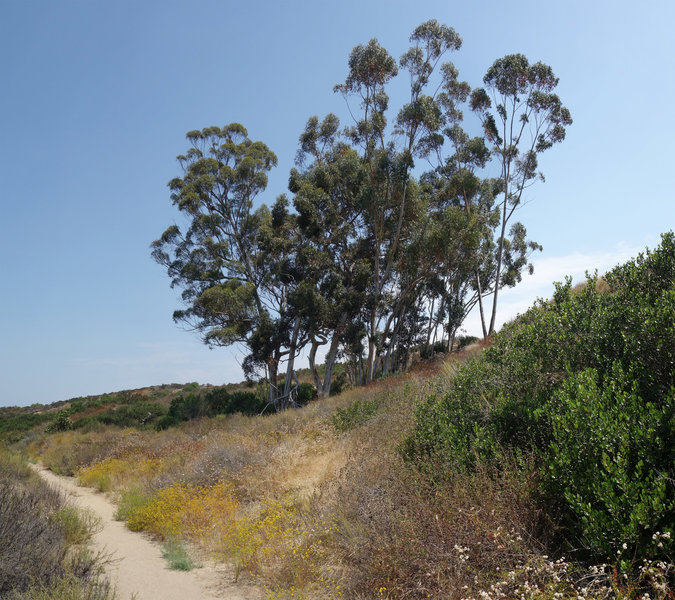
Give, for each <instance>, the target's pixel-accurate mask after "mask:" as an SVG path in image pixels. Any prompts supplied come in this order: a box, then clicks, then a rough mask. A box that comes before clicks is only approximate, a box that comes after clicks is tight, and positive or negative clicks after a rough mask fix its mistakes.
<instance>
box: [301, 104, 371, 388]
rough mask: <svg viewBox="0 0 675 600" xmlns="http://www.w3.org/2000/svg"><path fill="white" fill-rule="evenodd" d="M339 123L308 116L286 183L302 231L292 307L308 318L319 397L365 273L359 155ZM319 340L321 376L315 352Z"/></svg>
mask: <svg viewBox="0 0 675 600" xmlns="http://www.w3.org/2000/svg"><path fill="white" fill-rule="evenodd" d="M339 126H340V124H339V120H338V119H337V117H336V116H335V115H332V114H329V115H327V116H326V117H325V118H324V119H323V120H322V121H321V122H319V119H318V118H317V117H311V118H310V119H309V120H308V122H307V125H306V127H305V130H304V132H303V133H302V134H301V136H300V149H299V151H298V155H297V163H298V166H300V167H302V171H300V170H298V169H293V170H292V171H291V177H290V180H289V189H290V191H291V192H293V193H294V194H295V196H294V199H293V205H294V207H295V210H296V211H297V215H298V216H297V224H298V231H299V232H300V234H301V236H302V248H300V249H299V251H298V256H297V260H298V264H299V265H300V266H301V268H302V272H303V283H302V285H301V286H300V288H299V289H298V293H297V294H296V298H297V302H296V310H297V311H298V313H299V314H301V315H303V316H304V318H305V319H306V322H307V331H308V334H309V337H310V351H309V363H310V370H311V372H312V376H313V378H314V382H315V385H316V387H317V389H318V391H319V393H320V394H321V395H322V396H323V395H329V394H330V387H331V382H332V374H333V367H334V365H335V361H336V358H337V355H338V351H339V348H340V344H341V343H342V342H343V341H344V336H345V333H346V331H347V329H348V328H349V327H350V325H351V324H352V322H353V321H354V319H355V318H357V316H358V314H359V313H360V311H361V307H362V305H363V303H364V301H365V297H364V293H365V291H366V286H367V282H368V273H369V270H370V269H369V267H368V257H367V255H366V254H365V253H364V249H363V239H362V238H361V237H360V231H359V220H360V212H359V203H360V195H361V192H362V188H363V183H364V180H365V171H364V168H363V164H362V161H361V159H360V157H359V155H358V154H357V153H356V152H355V151H354V150H353V149H352V148H351V147H350V146H349V145H348V144H346V143H345V142H344V141H343V140H341V139H340V136H339V135H338V133H339ZM325 344H328V351H327V353H326V356H325V372H324V376H323V380H322V378H321V376H320V375H319V372H318V369H317V365H316V355H317V351H318V349H319V347H320V346H322V345H325Z"/></svg>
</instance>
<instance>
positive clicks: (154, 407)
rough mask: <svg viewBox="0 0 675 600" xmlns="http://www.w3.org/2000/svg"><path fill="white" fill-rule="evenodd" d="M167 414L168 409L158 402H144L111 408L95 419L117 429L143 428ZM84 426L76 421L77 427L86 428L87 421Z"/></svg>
mask: <svg viewBox="0 0 675 600" xmlns="http://www.w3.org/2000/svg"><path fill="white" fill-rule="evenodd" d="M164 414H166V409H165V408H164V407H163V406H162V405H161V404H157V403H156V402H146V401H144V400H140V401H136V402H132V403H131V404H124V405H122V406H118V407H117V408H111V409H109V410H107V411H106V412H104V413H101V414H99V415H96V417H95V419H96V420H97V421H99V422H100V423H103V424H105V425H116V426H117V427H141V426H143V425H147V424H150V423H152V422H153V421H154V420H155V419H156V418H158V417H162V416H163V415H164ZM82 421H83V423H82V425H79V421H76V426H84V425H85V424H86V423H87V421H85V420H84V419H82Z"/></svg>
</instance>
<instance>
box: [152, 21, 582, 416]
mask: <svg viewBox="0 0 675 600" xmlns="http://www.w3.org/2000/svg"><path fill="white" fill-rule="evenodd" d="M410 42H411V46H410V48H409V49H408V50H407V51H406V52H405V53H404V54H403V56H401V58H400V59H399V60H398V61H396V60H395V59H394V58H393V57H392V56H391V55H390V54H389V53H388V52H387V50H386V49H384V48H383V47H382V46H381V45H380V44H379V43H378V42H377V40H375V39H373V40H370V42H368V43H367V44H365V45H359V46H357V47H355V48H354V49H353V50H352V52H351V54H350V56H349V61H348V72H347V76H346V78H345V80H344V82H343V83H340V84H338V85H336V86H335V91H336V92H337V93H339V94H341V95H342V96H343V97H344V99H345V101H346V102H347V104H348V107H349V114H350V115H351V116H352V119H353V122H352V123H350V124H349V125H348V126H346V127H343V126H341V124H340V120H339V119H338V117H337V116H335V115H334V114H328V115H327V116H326V117H324V118H323V119H321V120H320V119H319V118H318V117H311V118H310V119H309V120H308V122H307V125H306V127H305V130H304V131H303V132H302V133H301V135H300V138H299V142H300V145H299V150H298V153H297V156H296V163H297V165H296V168H294V169H292V171H291V173H290V178H289V186H288V188H289V191H290V193H291V195H292V196H291V198H290V199H287V198H286V196H284V195H281V196H279V197H278V198H277V200H276V202H275V203H274V205H273V206H272V208H267V207H266V206H265V205H260V206H257V207H256V205H255V201H256V199H257V197H258V195H259V194H260V193H261V192H262V191H263V190H264V189H265V187H266V185H267V176H266V173H267V172H268V171H269V170H270V169H271V168H272V167H273V166H275V165H276V157H275V155H274V154H273V153H272V152H271V150H269V148H267V146H266V145H265V144H263V143H262V142H253V141H251V140H250V139H249V138H248V136H247V132H246V130H245V129H244V128H243V127H242V126H241V125H237V124H232V125H229V126H227V127H224V128H222V129H221V128H218V127H209V128H206V129H203V130H201V131H192V132H190V133H188V135H187V138H188V141H189V142H190V145H191V147H190V149H189V150H188V152H187V153H186V154H185V155H182V156H179V157H178V160H179V163H180V165H181V167H182V170H183V176H182V177H177V178H175V179H173V180H172V181H171V182H170V183H169V188H170V189H171V192H172V193H171V199H172V201H173V203H174V204H175V205H176V206H177V208H178V209H179V211H180V212H182V213H183V214H184V215H185V216H187V217H188V219H189V225H188V227H187V228H186V229H185V230H184V231H183V230H181V229H180V228H179V227H178V226H175V225H174V226H171V227H169V228H168V229H167V230H166V231H165V232H164V234H163V235H162V236H161V237H160V238H159V239H158V240H156V241H155V242H153V244H152V254H153V257H154V258H155V260H157V262H159V263H160V264H162V265H163V266H164V267H166V269H167V272H168V274H169V276H170V277H171V279H172V286H177V287H179V288H180V289H181V290H182V300H183V303H184V305H185V307H184V308H183V309H181V310H177V311H176V312H175V313H174V319H175V320H176V321H179V322H183V323H187V324H189V325H190V326H191V327H192V328H194V329H195V330H196V331H197V332H199V333H200V334H201V336H202V339H203V340H204V342H205V343H207V344H209V345H212V346H226V345H230V344H239V345H242V346H243V347H244V348H246V350H247V356H246V359H245V361H244V367H245V370H246V371H247V375H250V376H252V375H253V374H255V373H263V374H264V376H265V378H266V380H267V381H268V383H269V390H270V391H269V399H270V401H271V402H276V404H275V405H276V406H277V408H283V406H284V403H283V402H281V403H279V402H278V400H279V398H285V397H287V396H288V394H289V390H290V387H291V380H292V376H293V369H294V366H295V359H296V357H297V356H298V354H299V353H300V352H301V351H302V349H303V348H305V347H306V348H308V355H309V362H310V370H311V373H312V376H313V379H314V382H315V385H316V387H317V389H318V390H319V393H320V394H321V395H329V394H330V391H331V382H332V379H333V376H332V375H333V369H334V367H335V365H336V363H337V361H338V360H339V359H340V357H342V358H344V359H345V361H347V362H348V363H349V364H350V365H352V367H353V375H352V379H353V382H354V383H367V382H369V381H371V380H372V379H373V378H374V377H376V376H378V375H379V374H387V373H388V372H390V371H392V370H397V369H405V368H406V367H407V365H408V364H409V361H410V357H411V346H420V345H425V344H426V346H427V347H428V346H429V345H430V344H431V341H432V333H433V335H434V339H435V336H436V331H437V328H438V327H439V325H442V328H443V331H444V335H447V339H448V342H447V344H448V346H451V345H452V340H453V339H454V336H455V334H456V332H457V331H458V330H459V328H460V327H461V325H462V323H463V322H464V319H465V318H466V316H467V314H468V313H469V312H470V311H471V310H472V309H473V308H474V307H475V306H478V308H479V311H480V314H481V320H482V322H483V332H484V335H485V336H487V335H489V334H490V333H491V332H492V331H493V330H494V325H495V316H496V311H497V299H498V293H499V290H500V289H501V288H502V287H504V286H511V285H515V284H516V283H517V282H518V281H520V279H521V273H522V271H523V270H524V269H525V268H527V267H528V265H527V257H528V255H529V253H530V252H531V251H532V250H535V249H537V248H540V247H539V245H538V244H536V243H535V242H532V241H529V240H528V239H527V237H526V230H525V227H524V226H523V225H522V224H521V223H514V222H512V221H513V216H514V214H515V211H516V210H517V208H518V207H519V206H520V204H521V201H522V195H523V192H524V190H525V189H526V188H527V187H528V186H529V185H531V184H532V183H533V182H534V181H535V180H536V178H537V157H538V155H539V154H540V153H541V152H543V151H545V150H547V149H548V148H550V147H551V146H552V145H553V144H555V143H557V142H560V141H562V139H564V137H565V127H566V126H568V125H569V124H570V123H571V122H572V121H571V118H570V114H569V111H568V110H567V109H566V108H565V107H563V106H562V104H561V102H560V99H559V98H558V97H557V96H556V95H555V94H553V92H552V90H553V89H554V88H555V87H556V85H557V83H558V80H557V78H555V76H554V75H553V72H552V71H551V69H550V67H548V66H546V65H543V64H541V63H535V64H534V65H530V64H529V62H528V61H527V59H526V58H525V57H524V56H522V55H510V56H506V57H504V58H503V59H500V60H497V61H496V62H495V63H494V64H493V66H492V67H491V68H490V69H489V70H488V73H487V75H486V76H485V78H484V80H483V83H484V86H485V87H484V88H478V89H475V90H472V89H471V87H470V86H469V84H468V83H466V82H464V81H461V80H460V78H459V73H458V70H457V69H456V67H455V66H454V65H453V64H452V63H451V62H447V61H445V59H446V57H447V56H448V55H449V54H450V53H452V52H455V51H457V50H459V49H460V47H461V44H462V40H461V38H460V37H459V35H458V34H457V33H456V32H455V31H454V30H453V29H452V28H450V27H448V26H446V25H441V24H439V23H438V22H437V21H435V20H431V21H427V22H426V23H423V24H422V25H420V26H419V27H417V28H416V29H415V30H414V31H413V33H412V35H411V37H410ZM444 61H445V62H444ZM401 73H406V75H407V78H408V80H409V86H408V93H409V97H408V99H407V101H406V102H404V103H403V104H402V105H401V106H399V107H398V109H397V110H394V109H390V106H389V103H390V99H389V95H388V89H389V86H390V84H391V82H392V80H393V79H394V78H396V77H398V76H400V74H401ZM465 106H467V107H468V108H469V109H470V110H472V111H474V112H475V113H476V114H477V115H478V116H479V117H480V121H481V124H482V130H481V131H480V132H478V133H477V134H476V135H473V136H471V135H469V134H468V133H467V132H466V131H465V130H464V129H463V120H464V112H463V109H464V107H465ZM423 164H426V165H430V168H429V167H427V171H426V172H423V170H422V169H421V168H420V165H423ZM493 169H494V171H496V172H495V173H494V174H492V175H491V170H493ZM291 204H292V207H293V210H292V211H291V210H290V206H291ZM489 297H491V299H492V308H491V315H490V321H489V326H488V324H487V319H486V315H485V308H484V306H485V304H484V303H485V300H486V299H488V298H489ZM321 347H325V349H326V352H325V359H324V360H325V370H324V373H323V375H321V374H320V371H319V368H318V365H317V355H318V351H319V349H320V348H321ZM284 362H285V363H286V378H285V381H284V383H283V389H282V388H281V385H280V383H279V382H278V376H279V371H280V367H281V365H282V363H284Z"/></svg>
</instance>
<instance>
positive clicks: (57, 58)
mask: <svg viewBox="0 0 675 600" xmlns="http://www.w3.org/2000/svg"><path fill="white" fill-rule="evenodd" d="M0 10H1V13H2V18H0V56H2V59H1V60H0V81H1V82H2V84H1V88H0V120H1V121H0V125H1V131H2V144H0V176H1V179H2V185H1V187H0V203H1V208H2V213H1V217H0V227H1V229H0V275H1V276H0V308H1V310H0V381H2V386H1V387H0V405H16V404H19V405H23V404H31V403H33V402H52V401H55V400H61V399H66V398H70V397H75V396H81V395H89V394H98V393H103V392H110V391H115V390H120V389H129V388H135V387H140V386H144V385H152V384H160V383H171V382H187V381H199V382H200V383H213V384H219V383H225V382H228V381H235V380H240V379H241V371H240V369H239V366H238V363H237V361H238V360H241V359H242V358H243V356H242V354H241V353H240V352H237V351H236V350H225V349H216V350H212V351H210V350H208V349H207V348H206V347H204V346H203V345H202V344H201V343H200V342H199V341H198V340H197V339H196V338H195V337H194V336H193V334H191V333H188V332H185V331H182V330H181V329H179V328H178V327H177V326H176V325H174V323H173V321H172V319H171V314H172V312H173V310H174V309H175V308H177V307H178V302H177V292H176V291H175V290H171V289H170V288H169V281H168V278H167V276H166V274H165V272H164V271H163V270H162V268H161V267H160V266H159V265H157V264H155V263H154V262H153V261H152V259H151V258H150V253H149V248H148V246H149V244H150V242H151V241H152V240H154V239H156V238H157V237H158V236H159V235H160V234H161V232H162V231H163V230H164V229H165V228H166V227H167V226H168V225H169V224H171V223H172V222H174V221H177V220H178V222H180V220H179V217H178V215H177V214H176V212H175V211H174V209H173V208H172V206H171V203H170V200H169V193H168V190H167V187H166V183H167V182H168V181H169V180H170V179H171V178H172V177H174V176H176V175H178V174H179V170H178V165H177V163H176V161H175V156H176V155H177V154H180V153H182V152H183V151H184V150H185V149H186V148H187V146H186V144H185V138H184V136H185V133H186V132H187V131H189V130H191V129H198V128H202V127H205V126H209V125H224V124H226V123H230V122H240V123H243V124H244V125H245V126H246V127H247V128H248V131H249V135H250V136H251V137H252V138H253V139H260V140H262V141H264V142H265V143H267V144H268V145H269V146H270V147H271V148H272V149H273V150H274V151H275V152H276V154H277V155H278V157H279V166H278V168H277V169H276V170H275V171H274V172H273V173H272V174H271V176H270V184H269V187H268V190H267V192H266V193H265V194H264V196H263V198H262V200H263V201H265V202H267V203H271V202H273V201H274V198H275V197H276V196H277V195H278V194H280V193H283V192H285V191H286V185H287V178H288V172H289V169H290V168H291V167H292V166H293V159H294V155H295V152H296V149H297V139H298V135H299V133H300V131H301V130H302V128H303V126H304V124H305V122H306V120H307V118H308V117H309V116H311V115H314V114H318V115H320V116H323V115H324V114H326V113H328V112H335V113H337V114H338V115H340V116H341V117H343V118H344V116H345V105H344V101H343V100H342V98H341V97H340V96H338V95H336V94H334V93H333V91H332V89H333V86H334V85H335V84H336V83H339V82H341V81H343V80H344V77H345V75H346V64H347V56H348V54H349V52H350V51H351V49H352V48H353V47H354V46H355V45H356V44H358V43H362V42H367V41H368V40H369V39H370V38H372V37H376V38H378V40H379V41H380V43H381V44H382V45H383V46H385V47H386V48H387V49H388V50H389V51H390V53H391V54H392V55H394V56H396V57H398V56H400V55H401V54H402V53H403V52H404V51H405V49H406V48H407V39H408V36H409V35H410V32H411V31H412V29H413V28H414V27H415V26H416V25H418V24H419V23H421V22H423V21H425V20H427V19H430V18H436V19H438V20H439V21H441V22H443V23H446V24H448V25H451V26H452V27H454V28H455V29H456V30H457V32H458V33H459V34H460V35H461V36H462V38H463V40H464V45H463V48H462V50H461V51H460V52H459V53H457V54H455V55H454V56H453V57H452V60H453V61H454V62H455V64H456V65H457V66H458V68H459V69H460V74H461V76H462V77H463V78H464V79H466V80H467V81H468V82H469V83H470V84H472V85H474V86H477V85H480V82H481V79H482V77H483V74H484V73H485V71H486V69H487V68H488V67H489V66H490V64H492V62H493V61H494V60H495V59H497V58H499V57H501V56H504V55H505V54H510V53H514V52H522V53H523V54H525V55H526V56H527V57H528V58H529V59H530V60H531V61H537V60H541V61H543V62H545V63H547V64H550V65H551V66H552V67H553V69H554V71H555V73H556V74H557V75H558V76H559V77H560V85H559V86H558V93H559V95H560V96H561V98H562V100H563V102H564V104H565V105H566V106H568V108H569V109H570V110H571V112H572V116H573V118H574V124H573V125H572V127H571V128H570V129H569V131H568V137H567V139H566V140H565V142H563V143H562V144H561V145H559V146H556V147H554V148H553V149H552V150H550V151H549V152H548V153H547V154H545V155H544V157H543V159H542V161H541V164H540V166H541V168H542V170H543V171H544V174H545V175H546V183H544V184H537V185H536V186H535V187H533V188H531V189H530V191H529V192H528V198H527V200H528V202H527V204H526V206H525V207H524V208H523V209H521V211H520V215H519V219H520V220H521V221H522V222H523V223H524V224H525V225H526V227H527V228H528V232H529V234H530V236H531V237H532V238H533V239H535V240H537V241H538V242H539V243H541V244H542V245H543V247H544V251H543V253H541V254H540V255H538V256H537V257H536V260H535V271H536V272H535V275H534V276H533V277H531V278H528V279H527V280H526V281H524V282H523V284H521V285H520V286H519V287H518V288H515V289H514V290H509V291H508V292H506V293H504V294H503V296H502V300H501V304H500V306H501V309H500V317H501V320H504V319H506V318H509V317H512V316H514V315H515V314H516V313H517V312H520V311H522V310H524V309H525V308H527V306H529V305H530V304H532V302H533V301H534V300H535V298H536V297H537V296H547V295H548V294H549V293H550V291H551V289H552V286H551V282H552V281H554V280H561V279H562V278H563V277H564V276H565V275H566V274H569V275H572V276H574V277H575V278H576V279H579V278H580V277H582V276H583V272H584V270H586V269H590V270H593V269H596V268H597V269H599V270H600V271H603V270H606V269H608V268H610V267H611V266H612V265H614V264H615V263H617V262H619V261H622V260H625V259H627V258H629V257H631V256H634V255H635V254H636V253H637V252H638V251H639V250H641V249H643V248H644V247H645V246H647V245H648V246H650V247H654V246H655V245H656V244H658V241H659V234H660V233H662V232H663V231H666V230H668V229H672V228H673V227H674V226H675V208H674V204H673V195H674V194H673V183H672V175H673V171H674V169H673V153H672V144H673V139H675V125H674V124H673V117H672V111H673V108H674V104H675V83H674V82H675V77H674V75H675V42H674V40H675V36H673V34H672V23H673V22H675V3H672V2H670V1H665V0H664V1H658V2H657V1H655V2H646V3H643V4H642V5H641V6H640V7H638V6H637V3H634V2H621V1H612V2H609V1H604V0H602V1H595V2H588V1H586V2H580V1H579V2H577V1H570V2H566V1H562V2H556V3H553V2H542V1H541V0H539V1H533V2H529V1H519V0H516V1H513V2H496V1H495V2H486V1H480V0H478V1H472V2H461V3H460V2H455V1H447V0H446V1H444V2H436V1H424V0H422V1H417V2H414V3H413V2H402V1H398V0H382V1H368V2H357V1H353V0H345V1H341V2H337V3H330V4H328V3H323V2H309V1H307V2H285V3H281V2H253V3H243V2H230V1H220V2H216V1H199V0H195V1H194V2H189V3H188V2H173V1H163V2H159V1H147V2H143V1H138V0H137V1H135V2H128V1H124V0H117V1H115V2H103V1H97V0H82V1H80V2H75V1H67V0H63V1H60V2H52V1H47V0H43V1H39V0H33V1H24V0H0ZM392 104H393V103H392ZM467 330H468V331H469V332H475V331H476V323H475V320H471V319H470V320H469V321H468V322H467Z"/></svg>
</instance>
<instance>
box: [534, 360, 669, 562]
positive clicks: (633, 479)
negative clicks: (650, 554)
mask: <svg viewBox="0 0 675 600" xmlns="http://www.w3.org/2000/svg"><path fill="white" fill-rule="evenodd" d="M674 400H675V390H671V391H670V394H669V397H668V398H664V399H663V401H662V406H658V405H656V404H654V403H652V402H645V401H644V399H643V398H642V397H641V396H640V392H639V390H638V386H637V382H636V379H635V377H634V375H633V374H632V373H626V372H624V370H623V369H622V367H621V366H620V365H618V364H617V365H616V366H615V368H614V369H613V371H612V372H611V373H610V374H608V375H606V376H605V377H604V378H603V379H602V380H601V379H600V378H599V376H598V373H597V371H595V370H594V369H587V370H584V371H581V372H580V373H577V374H574V375H572V376H570V377H569V379H567V381H565V383H564V385H563V387H562V389H561V390H560V391H559V392H558V393H557V394H555V396H554V397H553V399H552V401H551V402H550V403H549V405H548V406H547V409H546V410H547V412H548V414H549V415H550V419H551V422H552V439H551V443H550V445H549V448H548V451H547V456H546V467H547V470H546V472H545V483H546V485H547V486H548V491H549V492H550V494H549V495H550V498H551V499H555V498H561V499H563V498H564V505H563V507H562V508H563V509H564V510H566V511H567V512H568V515H567V516H568V519H569V520H570V523H569V530H570V531H572V532H574V534H575V536H576V537H578V538H579V539H578V540H573V542H574V543H580V544H581V546H582V547H584V548H587V549H590V550H591V551H592V553H593V554H595V555H598V554H604V555H606V556H608V555H615V554H616V552H617V551H619V550H620V549H622V546H623V544H627V545H628V550H629V553H633V552H634V551H636V550H640V552H641V553H642V554H644V553H646V552H647V549H648V548H649V546H650V545H652V544H653V545H654V546H656V544H658V543H661V544H662V548H664V551H665V552H666V553H669V552H670V553H672V550H673V549H674V548H675V546H674V545H673V540H671V539H670V538H668V539H667V540H666V542H665V544H664V542H662V541H661V540H659V541H658V542H657V541H655V540H653V539H652V536H653V534H654V532H656V531H659V532H670V533H671V534H672V533H673V529H672V528H673V523H674V521H673V518H674V517H675V500H674V498H673V494H672V491H671V492H669V489H668V488H669V487H670V488H671V489H672V479H671V480H670V481H671V483H669V477H672V465H673V464H674V460H675V452H674V450H673V434H675V419H673V411H672V409H673V407H674V406H675V402H674ZM664 406H668V408H667V409H666V410H665V411H664ZM668 465H670V469H671V470H670V472H669V469H668ZM664 546H665V547H664ZM654 549H656V548H654Z"/></svg>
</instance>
